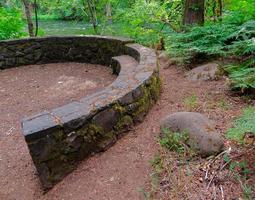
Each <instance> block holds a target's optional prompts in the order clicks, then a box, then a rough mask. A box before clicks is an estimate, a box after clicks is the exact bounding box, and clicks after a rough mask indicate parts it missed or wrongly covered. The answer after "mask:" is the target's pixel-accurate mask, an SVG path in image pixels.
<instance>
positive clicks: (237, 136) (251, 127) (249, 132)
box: [227, 107, 255, 143]
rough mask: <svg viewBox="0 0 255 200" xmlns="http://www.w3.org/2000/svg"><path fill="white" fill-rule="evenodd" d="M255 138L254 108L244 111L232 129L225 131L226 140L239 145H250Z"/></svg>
mask: <svg viewBox="0 0 255 200" xmlns="http://www.w3.org/2000/svg"><path fill="white" fill-rule="evenodd" d="M254 137H255V108H254V107H248V108H246V109H244V111H243V114H242V115H241V116H240V117H239V118H237V119H236V121H235V122H234V125H233V128H230V129H229V130H228V131H227V138H228V139H231V140H235V141H237V142H239V143H247V142H248V143H251V142H252V141H249V140H250V138H251V140H253V139H254ZM252 138H253V139H252ZM253 142H254V141H253Z"/></svg>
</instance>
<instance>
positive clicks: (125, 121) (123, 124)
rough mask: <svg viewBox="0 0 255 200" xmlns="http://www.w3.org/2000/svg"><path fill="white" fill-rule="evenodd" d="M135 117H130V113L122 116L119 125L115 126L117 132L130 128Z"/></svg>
mask: <svg viewBox="0 0 255 200" xmlns="http://www.w3.org/2000/svg"><path fill="white" fill-rule="evenodd" d="M133 123H134V122H133V119H132V117H130V116H129V115H125V116H123V117H121V118H120V120H119V121H118V123H117V125H116V126H115V127H114V129H115V130H116V131H117V132H121V131H125V130H127V129H128V128H130V127H131V126H132V125H133Z"/></svg>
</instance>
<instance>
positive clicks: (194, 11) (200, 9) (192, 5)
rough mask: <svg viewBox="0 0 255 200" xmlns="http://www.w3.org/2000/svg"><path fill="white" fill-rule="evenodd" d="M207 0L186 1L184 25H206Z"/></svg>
mask: <svg viewBox="0 0 255 200" xmlns="http://www.w3.org/2000/svg"><path fill="white" fill-rule="evenodd" d="M204 12H205V0H185V4H184V15H183V25H192V24H199V25H203V24H204Z"/></svg>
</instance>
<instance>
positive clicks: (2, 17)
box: [0, 7, 24, 40]
mask: <svg viewBox="0 0 255 200" xmlns="http://www.w3.org/2000/svg"><path fill="white" fill-rule="evenodd" d="M0 22H1V23H0V40H5V39H10V38H19V37H21V36H22V35H24V33H23V31H22V29H23V27H24V22H23V21H22V17H21V13H20V12H19V11H17V10H14V9H6V8H1V7H0Z"/></svg>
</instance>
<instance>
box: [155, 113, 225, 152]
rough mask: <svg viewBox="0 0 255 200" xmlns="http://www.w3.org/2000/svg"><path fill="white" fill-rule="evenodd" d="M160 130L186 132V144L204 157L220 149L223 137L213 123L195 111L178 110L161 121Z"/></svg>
mask: <svg viewBox="0 0 255 200" xmlns="http://www.w3.org/2000/svg"><path fill="white" fill-rule="evenodd" d="M160 126H161V130H163V129H165V128H167V129H169V130H170V131H172V132H178V133H184V132H185V133H187V134H188V136H189V140H188V145H189V146H190V147H191V148H192V149H194V150H196V151H197V152H198V153H199V154H200V155H201V156H203V157H206V156H210V155H214V154H217V153H219V152H220V151H222V149H223V146H224V144H223V138H222V137H221V135H220V134H219V133H217V132H216V130H215V125H214V124H213V122H212V121H210V120H209V119H208V118H207V117H206V116H204V115H202V114H200V113H195V112H178V113H174V114H171V115H169V116H167V117H166V118H165V119H163V120H162V121H161V125H160Z"/></svg>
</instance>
